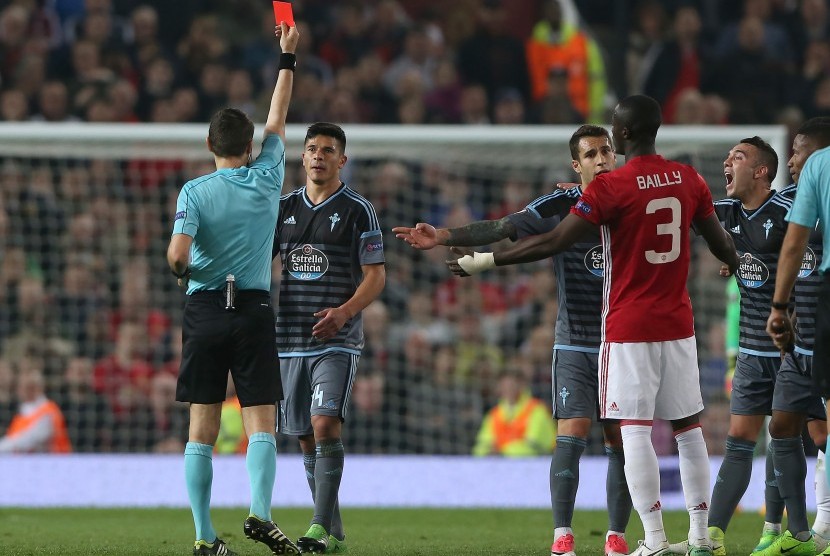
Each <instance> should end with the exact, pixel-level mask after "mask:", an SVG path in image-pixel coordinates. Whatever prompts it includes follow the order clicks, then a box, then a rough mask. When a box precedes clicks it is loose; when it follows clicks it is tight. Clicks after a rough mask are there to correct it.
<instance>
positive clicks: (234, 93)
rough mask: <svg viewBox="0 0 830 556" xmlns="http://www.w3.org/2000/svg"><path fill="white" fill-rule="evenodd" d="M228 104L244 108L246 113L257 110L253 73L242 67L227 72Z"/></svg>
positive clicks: (232, 106)
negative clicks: (252, 79) (252, 80)
mask: <svg viewBox="0 0 830 556" xmlns="http://www.w3.org/2000/svg"><path fill="white" fill-rule="evenodd" d="M226 94H227V103H226V104H227V106H229V107H231V108H237V109H239V110H242V111H243V112H245V113H246V114H253V113H254V111H255V110H256V102H255V100H254V84H253V83H252V82H251V75H250V74H249V73H248V72H247V71H245V70H241V69H237V70H233V71H231V72H230V73H229V74H227V92H226Z"/></svg>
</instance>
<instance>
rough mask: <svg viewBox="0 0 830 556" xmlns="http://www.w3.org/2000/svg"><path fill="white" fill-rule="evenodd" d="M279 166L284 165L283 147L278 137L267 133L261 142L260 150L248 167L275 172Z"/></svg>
mask: <svg viewBox="0 0 830 556" xmlns="http://www.w3.org/2000/svg"><path fill="white" fill-rule="evenodd" d="M280 164H285V145H284V144H283V142H282V138H281V137H280V136H279V135H277V134H276V133H269V134H268V135H266V136H265V139H263V140H262V150H261V151H260V152H259V156H257V157H256V160H254V162H253V164H251V166H250V167H251V168H253V169H257V170H265V171H266V172H270V171H273V170H275V169H276V168H277V167H278V166H279V165H280Z"/></svg>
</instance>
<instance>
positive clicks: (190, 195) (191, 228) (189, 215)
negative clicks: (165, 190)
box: [173, 184, 199, 237]
mask: <svg viewBox="0 0 830 556" xmlns="http://www.w3.org/2000/svg"><path fill="white" fill-rule="evenodd" d="M198 230H199V203H198V198H197V196H196V194H195V193H194V192H193V188H191V187H189V186H188V184H185V185H184V187H182V190H181V191H180V192H179V198H178V199H177V200H176V214H175V216H174V217H173V234H174V235H175V234H185V235H188V236H190V237H196V232H197V231H198Z"/></svg>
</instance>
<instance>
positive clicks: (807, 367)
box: [772, 352, 827, 421]
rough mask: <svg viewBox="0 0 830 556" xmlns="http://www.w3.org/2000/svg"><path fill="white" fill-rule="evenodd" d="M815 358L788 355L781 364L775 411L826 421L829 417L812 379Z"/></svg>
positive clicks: (776, 389) (776, 385)
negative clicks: (800, 414)
mask: <svg viewBox="0 0 830 556" xmlns="http://www.w3.org/2000/svg"><path fill="white" fill-rule="evenodd" d="M812 367H813V358H812V357H811V356H809V355H804V354H803V353H796V352H793V353H788V354H787V356H786V357H784V360H783V361H782V362H781V368H780V369H779V370H778V379H777V380H776V383H775V393H774V394H773V396H772V408H773V409H774V410H775V411H787V412H789V413H804V414H806V415H807V416H808V417H810V418H811V419H819V420H821V421H824V420H826V419H827V415H826V413H825V410H824V404H823V403H822V402H821V397H820V396H818V395H817V394H816V393H815V390H814V388H813V378H812V372H811V371H812Z"/></svg>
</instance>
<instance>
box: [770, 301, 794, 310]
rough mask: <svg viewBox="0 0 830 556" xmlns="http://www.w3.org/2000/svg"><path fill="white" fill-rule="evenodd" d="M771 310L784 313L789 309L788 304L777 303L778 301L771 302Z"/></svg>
mask: <svg viewBox="0 0 830 556" xmlns="http://www.w3.org/2000/svg"><path fill="white" fill-rule="evenodd" d="M772 308H773V309H776V310H778V311H786V310H787V309H789V308H790V304H789V303H779V302H778V301H773V302H772Z"/></svg>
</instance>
